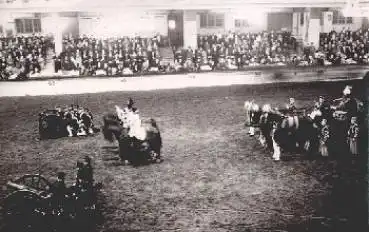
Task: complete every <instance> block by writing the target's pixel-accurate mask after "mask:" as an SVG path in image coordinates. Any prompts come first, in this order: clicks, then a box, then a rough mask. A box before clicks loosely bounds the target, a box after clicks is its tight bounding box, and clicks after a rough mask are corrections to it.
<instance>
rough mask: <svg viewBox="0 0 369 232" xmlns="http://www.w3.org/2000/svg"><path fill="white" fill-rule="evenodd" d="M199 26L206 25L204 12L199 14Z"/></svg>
mask: <svg viewBox="0 0 369 232" xmlns="http://www.w3.org/2000/svg"><path fill="white" fill-rule="evenodd" d="M200 27H206V14H204V13H201V14H200Z"/></svg>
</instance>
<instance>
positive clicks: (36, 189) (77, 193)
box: [2, 174, 102, 231]
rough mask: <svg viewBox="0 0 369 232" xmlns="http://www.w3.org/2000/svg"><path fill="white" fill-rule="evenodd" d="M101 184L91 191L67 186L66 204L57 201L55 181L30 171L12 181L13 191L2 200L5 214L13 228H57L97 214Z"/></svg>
mask: <svg viewBox="0 0 369 232" xmlns="http://www.w3.org/2000/svg"><path fill="white" fill-rule="evenodd" d="M101 187H102V185H101V184H96V185H95V186H92V188H91V189H90V190H86V189H81V188H78V187H76V186H72V187H70V188H68V189H67V192H66V194H65V199H64V200H63V204H62V205H56V204H55V199H54V198H55V197H54V196H53V192H52V189H53V186H52V184H51V183H50V182H49V181H48V180H47V179H46V178H45V177H43V176H41V175H38V174H27V175H24V176H22V177H20V178H17V179H15V180H12V181H8V182H7V184H6V186H5V189H6V190H7V191H8V192H10V193H9V194H8V195H7V196H6V197H5V198H4V199H3V201H2V213H3V216H4V220H5V224H6V227H7V228H9V230H10V231H22V230H23V231H55V230H57V229H58V226H59V225H61V224H64V225H66V224H68V223H65V222H71V221H77V220H75V219H80V218H82V217H83V218H85V217H86V216H87V217H91V216H96V203H97V192H98V190H99V189H101Z"/></svg>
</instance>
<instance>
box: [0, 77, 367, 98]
mask: <svg viewBox="0 0 369 232" xmlns="http://www.w3.org/2000/svg"><path fill="white" fill-rule="evenodd" d="M362 75H363V72H362V71H361V72H357V73H352V74H351V75H348V74H347V73H344V72H342V70H331V71H330V72H329V73H324V74H317V73H316V72H310V73H306V72H303V73H294V74H293V75H282V76H278V77H276V75H275V73H274V72H263V73H260V72H258V71H248V72H235V73H191V74H180V75H165V76H145V77H116V78H108V77H105V78H97V77H95V78H83V79H82V78H79V79H78V78H73V79H59V80H40V81H23V82H2V83H0V97H3V96H40V95H60V94H81V93H101V92H110V91H149V90H160V89H179V88H187V87H209V86H230V85H255V84H266V83H275V82H277V83H283V82H312V81H338V80H347V79H357V78H360V77H362Z"/></svg>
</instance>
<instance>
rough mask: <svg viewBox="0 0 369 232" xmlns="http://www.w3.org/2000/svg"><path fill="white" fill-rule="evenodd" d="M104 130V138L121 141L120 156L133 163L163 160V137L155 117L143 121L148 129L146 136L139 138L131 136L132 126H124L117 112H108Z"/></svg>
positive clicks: (104, 118)
mask: <svg viewBox="0 0 369 232" xmlns="http://www.w3.org/2000/svg"><path fill="white" fill-rule="evenodd" d="M103 120H104V125H103V128H102V132H103V134H104V138H105V139H106V140H108V141H110V142H113V141H114V139H116V140H118V142H119V157H120V158H121V159H122V160H123V161H128V162H130V163H131V164H133V165H138V164H143V163H148V162H153V161H156V162H159V161H161V148H162V138H161V135H160V131H159V128H158V126H157V123H156V121H155V120H154V119H149V120H146V121H143V122H142V126H143V127H144V128H145V131H146V138H145V139H144V140H139V139H137V138H135V137H130V136H129V130H130V128H126V127H124V126H123V125H122V124H123V123H122V121H121V120H120V119H119V117H118V116H117V115H116V114H107V115H105V116H104V117H103Z"/></svg>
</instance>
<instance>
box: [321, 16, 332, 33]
mask: <svg viewBox="0 0 369 232" xmlns="http://www.w3.org/2000/svg"><path fill="white" fill-rule="evenodd" d="M322 14H323V27H322V32H324V33H329V32H331V31H332V28H333V12H332V11H325V12H323V13H322Z"/></svg>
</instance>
